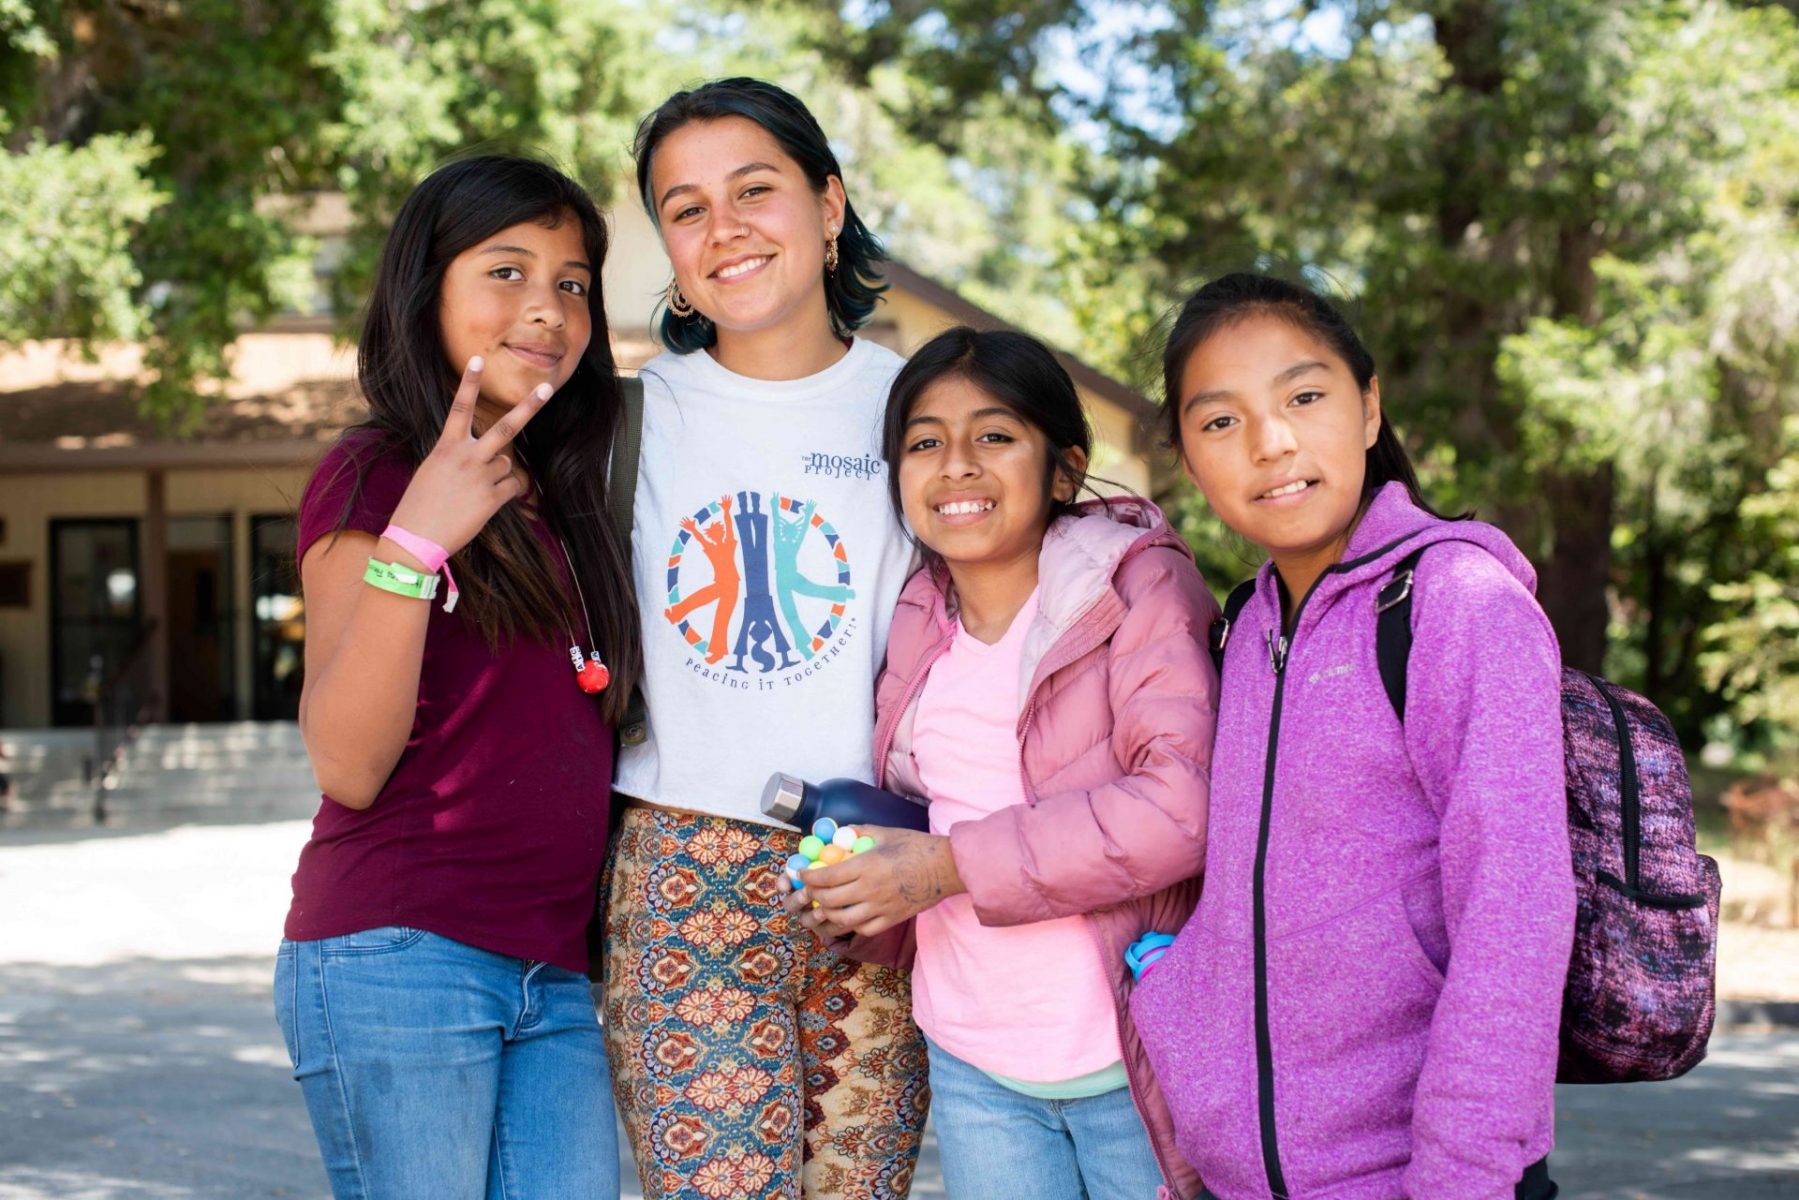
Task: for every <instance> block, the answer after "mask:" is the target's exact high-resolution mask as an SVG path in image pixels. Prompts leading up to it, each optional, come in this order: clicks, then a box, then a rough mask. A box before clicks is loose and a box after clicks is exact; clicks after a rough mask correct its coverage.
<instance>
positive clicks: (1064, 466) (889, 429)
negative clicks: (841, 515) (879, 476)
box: [881, 325, 1097, 522]
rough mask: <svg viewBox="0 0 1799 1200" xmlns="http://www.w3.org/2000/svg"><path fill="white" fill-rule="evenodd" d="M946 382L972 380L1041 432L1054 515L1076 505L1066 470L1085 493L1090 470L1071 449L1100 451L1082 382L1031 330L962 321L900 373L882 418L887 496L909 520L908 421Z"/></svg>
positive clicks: (1077, 488)
mask: <svg viewBox="0 0 1799 1200" xmlns="http://www.w3.org/2000/svg"><path fill="white" fill-rule="evenodd" d="M943 379H966V380H967V381H968V382H969V383H971V384H973V385H974V386H975V387H977V388H979V389H981V391H983V392H985V393H986V394H987V395H989V396H991V397H993V398H994V399H995V400H997V401H999V402H1000V403H1001V404H1003V405H1005V406H1006V407H1007V408H1009V409H1011V410H1012V411H1013V412H1014V413H1016V414H1018V418H1019V420H1021V421H1024V422H1025V423H1026V424H1027V425H1031V426H1033V427H1035V428H1036V429H1037V430H1038V431H1039V432H1041V433H1042V434H1043V437H1044V440H1045V441H1046V442H1047V443H1048V445H1047V447H1046V451H1045V459H1044V463H1043V493H1044V495H1045V496H1046V497H1049V498H1050V501H1051V503H1050V520H1052V521H1053V520H1055V519H1056V518H1057V517H1059V516H1061V515H1062V514H1064V513H1066V512H1068V511H1069V510H1070V509H1072V508H1073V507H1074V505H1073V502H1072V501H1063V500H1056V499H1055V498H1054V490H1053V489H1054V488H1055V482H1056V477H1057V476H1058V475H1060V476H1062V477H1063V478H1065V479H1067V480H1068V481H1069V482H1070V483H1072V484H1073V485H1074V490H1075V492H1076V493H1077V494H1078V493H1079V492H1080V490H1081V489H1082V488H1083V487H1086V486H1087V478H1088V477H1087V473H1086V472H1085V471H1077V470H1076V469H1075V468H1074V467H1073V466H1072V465H1071V464H1070V463H1069V461H1068V458H1067V454H1068V451H1069V450H1071V449H1074V448H1075V447H1079V448H1080V451H1081V454H1082V455H1083V456H1084V457H1086V458H1089V459H1090V458H1092V456H1093V431H1092V429H1091V427H1089V426H1088V424H1087V410H1086V409H1084V408H1082V407H1081V397H1080V394H1079V393H1078V392H1076V391H1075V390H1074V380H1072V379H1070V378H1069V377H1068V372H1067V371H1065V370H1063V369H1062V364H1061V363H1059V362H1057V361H1056V355H1055V352H1054V351H1052V350H1051V349H1050V348H1049V347H1048V346H1045V345H1044V344H1043V343H1042V342H1040V341H1038V340H1037V339H1036V338H1034V337H1031V336H1030V335H1029V334H1024V333H1016V332H1013V331H1011V330H992V331H988V332H982V331H980V330H978V329H971V328H969V327H968V326H967V325H958V326H956V327H955V328H954V329H946V330H944V331H943V332H942V333H940V334H938V335H937V336H936V337H934V338H932V339H931V340H930V341H928V342H926V343H925V344H924V345H922V346H920V347H919V348H918V350H917V351H916V352H915V353H914V354H913V355H912V357H911V358H910V359H909V360H908V361H907V362H906V365H905V366H903V367H901V368H900V372H899V374H898V375H895V376H894V377H893V385H892V387H891V388H889V389H888V392H887V412H886V415H885V416H883V417H882V418H881V457H882V458H884V459H886V460H887V498H888V500H889V501H891V503H892V504H893V512H894V515H895V516H897V517H898V518H899V519H900V521H901V522H904V521H905V519H906V512H905V506H904V504H903V503H902V502H901V497H900V482H899V469H900V459H901V458H903V457H904V456H905V453H906V441H907V438H906V422H907V421H909V420H911V419H912V410H913V409H914V408H915V407H917V405H918V399H919V397H920V396H922V395H924V393H925V390H926V389H927V388H929V387H930V386H931V385H932V384H934V383H937V382H938V381H940V380H943ZM1095 494H1097V493H1095Z"/></svg>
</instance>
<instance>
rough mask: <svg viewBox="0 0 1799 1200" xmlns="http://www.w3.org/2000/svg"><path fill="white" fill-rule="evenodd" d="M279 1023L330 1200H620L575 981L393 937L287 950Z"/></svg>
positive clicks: (587, 1008)
mask: <svg viewBox="0 0 1799 1200" xmlns="http://www.w3.org/2000/svg"><path fill="white" fill-rule="evenodd" d="M275 1017H276V1020H277V1021H279V1022H280V1025H281V1032H282V1034H283V1035H284V1036H285V1038H286V1040H287V1052H288V1056H289V1057H290V1058H291V1059H292V1060H293V1064H294V1078H295V1079H297V1080H299V1082H300V1085H301V1088H302V1090H303V1091H304V1092H305V1095H306V1107H307V1109H308V1110H309V1111H310V1113H311V1114H312V1130H313V1133H314V1135H315V1136H316V1137H317V1138H318V1142H319V1152H320V1154H321V1155H323V1157H324V1160H325V1171H326V1173H327V1174H328V1175H329V1176H330V1178H331V1190H332V1194H333V1195H335V1196H336V1197H337V1198H338V1200H411V1198H413V1197H424V1196H429V1197H431V1198H432V1200H563V1198H564V1197H566V1198H568V1200H617V1197H618V1142H617V1133H616V1131H615V1128H614V1120H615V1118H614V1116H613V1109H612V1096H611V1083H610V1080H609V1076H608V1072H607V1069H606V1050H605V1043H604V1041H603V1039H602V1036H601V1033H600V1025H599V1020H598V1018H597V1017H596V1016H595V1014H594V1007H593V997H592V994H591V992H590V991H589V989H588V982H587V979H586V978H585V977H584V976H581V975H577V974H575V973H574V972H573V971H565V970H563V969H562V968H560V967H556V966H551V965H550V964H548V963H541V962H527V961H525V960H523V959H517V958H508V957H506V956H505V955H501V954H491V953H489V952H488V951H486V950H477V949H476V948H475V947H473V946H465V945H463V944H462V943H461V942H455V941H451V940H450V939H449V938H444V937H438V936H437V935H436V934H434V933H426V932H425V931H424V930H422V929H408V928H405V927H403V926H397V925H390V926H384V927H382V928H379V929H365V930H363V931H362V932H361V933H352V934H346V935H345V936H343V937H330V938H320V939H318V940H316V941H306V942H290V941H283V942H282V943H281V950H280V953H279V954H277V956H276V958H275Z"/></svg>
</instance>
